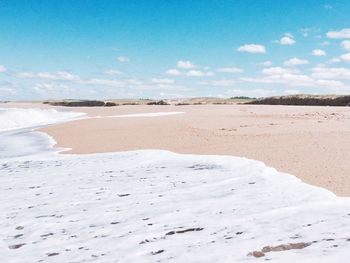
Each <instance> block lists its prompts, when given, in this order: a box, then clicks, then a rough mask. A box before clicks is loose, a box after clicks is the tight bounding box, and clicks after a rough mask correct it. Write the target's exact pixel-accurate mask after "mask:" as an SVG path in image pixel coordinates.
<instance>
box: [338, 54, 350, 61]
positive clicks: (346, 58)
mask: <svg viewBox="0 0 350 263" xmlns="http://www.w3.org/2000/svg"><path fill="white" fill-rule="evenodd" d="M340 59H341V60H343V61H346V62H350V53H346V54H344V55H341V56H340Z"/></svg>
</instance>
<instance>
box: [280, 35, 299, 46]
mask: <svg viewBox="0 0 350 263" xmlns="http://www.w3.org/2000/svg"><path fill="white" fill-rule="evenodd" d="M277 43H279V44H281V45H287V46H291V45H294V44H295V40H294V36H293V35H292V34H289V33H285V34H284V36H283V37H281V39H280V40H278V41H277Z"/></svg>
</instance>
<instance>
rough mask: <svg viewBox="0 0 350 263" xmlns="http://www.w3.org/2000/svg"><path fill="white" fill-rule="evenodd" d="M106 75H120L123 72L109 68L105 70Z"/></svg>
mask: <svg viewBox="0 0 350 263" xmlns="http://www.w3.org/2000/svg"><path fill="white" fill-rule="evenodd" d="M105 74H107V75H121V74H123V72H121V71H119V70H116V69H110V70H107V71H106V72H105Z"/></svg>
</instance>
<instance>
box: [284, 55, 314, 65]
mask: <svg viewBox="0 0 350 263" xmlns="http://www.w3.org/2000/svg"><path fill="white" fill-rule="evenodd" d="M283 64H284V65H285V66H298V65H306V64H309V61H307V60H305V59H300V58H296V57H294V58H291V59H289V60H286V61H285V62H284V63H283Z"/></svg>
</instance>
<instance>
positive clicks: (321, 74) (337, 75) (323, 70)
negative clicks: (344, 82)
mask: <svg viewBox="0 0 350 263" xmlns="http://www.w3.org/2000/svg"><path fill="white" fill-rule="evenodd" d="M311 76H312V77H314V78H318V79H350V69H347V68H329V67H315V68H313V69H312V74H311Z"/></svg>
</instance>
